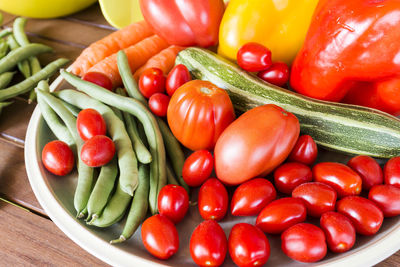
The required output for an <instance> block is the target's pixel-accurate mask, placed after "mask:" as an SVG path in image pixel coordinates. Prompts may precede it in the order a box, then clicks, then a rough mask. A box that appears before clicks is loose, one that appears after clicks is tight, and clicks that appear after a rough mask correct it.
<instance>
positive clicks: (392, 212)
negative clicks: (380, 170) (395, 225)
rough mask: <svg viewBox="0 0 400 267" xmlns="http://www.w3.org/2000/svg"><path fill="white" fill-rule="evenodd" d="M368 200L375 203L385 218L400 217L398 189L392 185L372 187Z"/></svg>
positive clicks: (399, 192) (399, 193) (399, 194)
mask: <svg viewBox="0 0 400 267" xmlns="http://www.w3.org/2000/svg"><path fill="white" fill-rule="evenodd" d="M368 198H369V199H370V200H372V201H373V202H375V204H376V205H377V206H378V207H379V208H380V209H381V211H382V212H383V215H384V216H385V217H393V216H397V215H400V188H399V187H397V186H394V185H390V184H385V185H383V184H382V185H374V186H373V187H372V188H371V190H369V194H368Z"/></svg>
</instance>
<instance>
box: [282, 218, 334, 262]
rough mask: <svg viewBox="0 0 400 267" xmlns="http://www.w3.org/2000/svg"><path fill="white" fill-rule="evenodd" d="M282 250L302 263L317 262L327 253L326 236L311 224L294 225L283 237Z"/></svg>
mask: <svg viewBox="0 0 400 267" xmlns="http://www.w3.org/2000/svg"><path fill="white" fill-rule="evenodd" d="M281 240H282V250H283V252H284V253H285V254H286V255H287V256H288V257H290V258H292V259H294V260H296V261H301V262H316V261H319V260H321V259H323V258H324V257H325V255H326V252H327V247H326V241H325V234H324V232H323V231H322V230H321V229H320V228H319V227H318V226H315V225H313V224H309V223H299V224H296V225H293V226H292V227H290V228H289V229H287V230H286V231H285V232H283V233H282V235H281Z"/></svg>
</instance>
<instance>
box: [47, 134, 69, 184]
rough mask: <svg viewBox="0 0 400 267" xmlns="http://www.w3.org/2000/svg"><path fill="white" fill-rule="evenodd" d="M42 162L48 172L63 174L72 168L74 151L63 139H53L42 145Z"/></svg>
mask: <svg viewBox="0 0 400 267" xmlns="http://www.w3.org/2000/svg"><path fill="white" fill-rule="evenodd" d="M42 162H43V165H44V167H46V169H47V170H48V171H49V172H51V173H53V174H55V175H59V176H63V175H66V174H68V173H70V172H71V171H72V169H73V168H74V162H75V160H74V153H73V152H72V150H71V148H70V147H69V146H68V145H67V144H66V143H64V142H63V141H60V140H54V141H51V142H49V143H47V144H46V145H45V146H44V148H43V150H42Z"/></svg>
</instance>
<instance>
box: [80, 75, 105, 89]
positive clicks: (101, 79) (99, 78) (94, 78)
mask: <svg viewBox="0 0 400 267" xmlns="http://www.w3.org/2000/svg"><path fill="white" fill-rule="evenodd" d="M82 79H83V80H85V81H88V82H91V83H94V84H97V85H98V86H101V87H103V88H105V89H107V90H110V91H112V89H113V84H112V82H111V80H110V78H108V77H107V76H106V75H104V74H103V73H101V72H87V73H86V74H85V75H84V76H83V78H82Z"/></svg>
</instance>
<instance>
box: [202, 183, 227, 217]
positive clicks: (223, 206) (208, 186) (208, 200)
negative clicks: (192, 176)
mask: <svg viewBox="0 0 400 267" xmlns="http://www.w3.org/2000/svg"><path fill="white" fill-rule="evenodd" d="M228 201H229V199H228V192H227V191H226V188H225V186H224V185H223V184H222V183H221V182H220V181H219V180H218V179H216V178H210V179H208V180H207V181H205V182H204V184H203V185H202V186H201V187H200V190H199V198H198V206H199V212H200V215H201V217H203V219H204V220H208V219H211V220H216V221H219V220H221V219H222V218H224V217H225V214H226V211H227V210H228Z"/></svg>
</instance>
